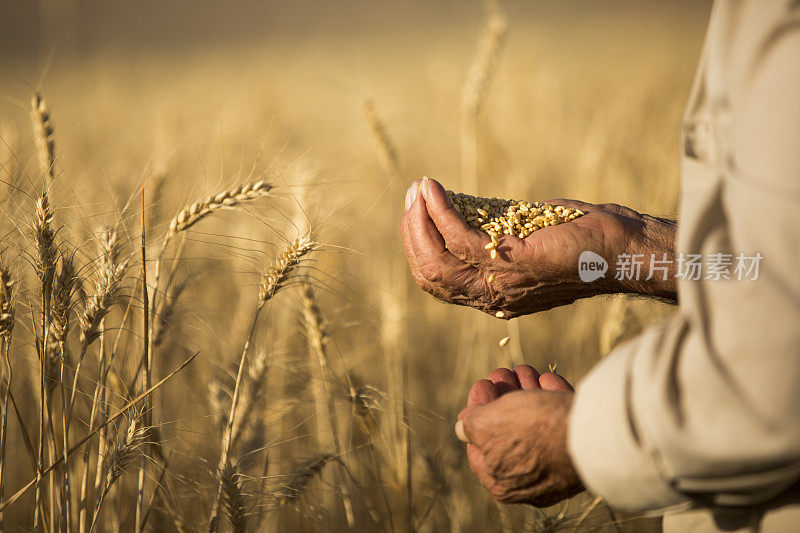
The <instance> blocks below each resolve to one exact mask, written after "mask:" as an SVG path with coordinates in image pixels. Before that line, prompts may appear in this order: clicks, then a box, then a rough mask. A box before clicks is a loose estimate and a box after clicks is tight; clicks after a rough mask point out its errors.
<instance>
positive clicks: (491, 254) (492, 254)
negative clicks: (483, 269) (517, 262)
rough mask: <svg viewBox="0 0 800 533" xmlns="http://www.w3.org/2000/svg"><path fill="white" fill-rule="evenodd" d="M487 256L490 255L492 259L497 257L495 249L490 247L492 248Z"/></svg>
mask: <svg viewBox="0 0 800 533" xmlns="http://www.w3.org/2000/svg"><path fill="white" fill-rule="evenodd" d="M489 257H491V258H492V259H497V249H496V248H492V250H491V251H490V252H489Z"/></svg>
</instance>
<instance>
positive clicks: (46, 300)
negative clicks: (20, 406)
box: [33, 194, 57, 530]
mask: <svg viewBox="0 0 800 533" xmlns="http://www.w3.org/2000/svg"><path fill="white" fill-rule="evenodd" d="M35 212H36V217H35V220H34V238H35V240H36V246H37V249H38V260H37V262H36V270H37V274H38V277H39V282H40V287H41V290H40V292H41V304H42V315H41V322H42V323H41V328H42V329H41V338H40V344H39V399H40V408H39V442H38V464H37V466H36V494H35V496H34V500H35V508H34V514H33V528H34V530H38V529H39V526H40V520H43V518H44V516H43V514H44V513H43V511H42V509H43V505H44V502H43V501H42V487H41V484H42V477H43V473H42V469H43V468H44V434H45V418H46V412H45V411H46V403H47V399H46V383H45V381H46V375H47V365H46V360H47V357H46V352H47V350H46V343H47V331H48V319H49V316H50V298H51V295H52V290H53V276H54V274H55V262H56V253H57V249H56V244H55V231H54V230H53V212H52V210H51V209H50V203H49V201H48V198H47V194H43V195H42V196H41V197H40V198H39V199H38V200H37V202H36V209H35ZM34 331H35V330H34Z"/></svg>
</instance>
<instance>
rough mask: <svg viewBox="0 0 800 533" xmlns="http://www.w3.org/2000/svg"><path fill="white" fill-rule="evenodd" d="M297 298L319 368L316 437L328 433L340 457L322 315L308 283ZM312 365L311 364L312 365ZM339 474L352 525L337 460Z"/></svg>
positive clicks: (344, 479)
mask: <svg viewBox="0 0 800 533" xmlns="http://www.w3.org/2000/svg"><path fill="white" fill-rule="evenodd" d="M300 297H301V300H302V302H303V317H304V319H305V324H306V340H307V342H308V349H309V350H308V351H309V355H310V356H311V357H312V358H313V359H316V363H317V364H318V365H319V384H318V386H316V387H314V391H315V394H314V396H315V404H316V407H317V413H316V419H317V424H318V426H317V437H318V438H319V439H320V444H322V438H321V435H322V434H325V433H327V432H328V431H330V436H331V441H332V443H333V452H334V454H335V455H336V457H342V449H341V445H340V443H339V429H338V427H337V423H336V405H335V403H334V396H333V395H332V394H330V391H329V390H328V380H329V376H328V367H329V365H328V352H327V348H326V347H325V344H326V340H327V332H326V330H325V323H324V321H323V319H322V313H321V312H320V309H319V306H318V305H317V302H316V298H315V295H314V289H313V288H312V287H311V285H309V284H308V283H304V284H303V286H302V288H301V290H300ZM312 364H313V362H312ZM324 420H327V421H328V423H327V425H326V427H324V428H323V427H322V425H323V423H324V422H323V421H324ZM339 466H340V474H341V482H342V483H341V488H342V504H343V505H344V511H345V518H346V520H347V525H348V527H350V528H352V527H354V526H355V517H354V515H353V503H352V501H351V497H350V491H349V490H348V487H347V476H346V475H345V474H346V473H345V471H344V464H343V463H342V462H341V461H339Z"/></svg>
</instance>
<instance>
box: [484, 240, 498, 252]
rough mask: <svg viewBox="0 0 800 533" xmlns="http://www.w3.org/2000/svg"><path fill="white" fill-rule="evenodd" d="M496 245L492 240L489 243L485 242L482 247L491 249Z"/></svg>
mask: <svg viewBox="0 0 800 533" xmlns="http://www.w3.org/2000/svg"><path fill="white" fill-rule="evenodd" d="M496 246H497V244H496V243H495V242H494V241H492V242H490V243H489V244H487V245H486V246H484V248H485V249H487V250H491V249H492V248H495V247H496Z"/></svg>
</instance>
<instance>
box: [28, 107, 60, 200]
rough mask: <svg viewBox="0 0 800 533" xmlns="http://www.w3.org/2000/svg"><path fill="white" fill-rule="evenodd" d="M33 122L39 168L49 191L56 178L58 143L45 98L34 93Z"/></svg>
mask: <svg viewBox="0 0 800 533" xmlns="http://www.w3.org/2000/svg"><path fill="white" fill-rule="evenodd" d="M31 122H32V123H33V137H34V139H35V140H36V148H37V153H38V156H39V167H40V168H41V170H42V172H43V173H44V174H45V176H46V177H47V178H46V186H45V190H48V189H49V188H50V185H51V184H52V183H53V180H54V179H55V177H56V176H55V165H56V143H55V134H54V131H53V121H52V119H51V118H50V111H49V110H48V109H47V104H46V103H45V101H44V98H42V95H41V94H39V93H38V92H37V93H34V95H33V97H32V98H31Z"/></svg>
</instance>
